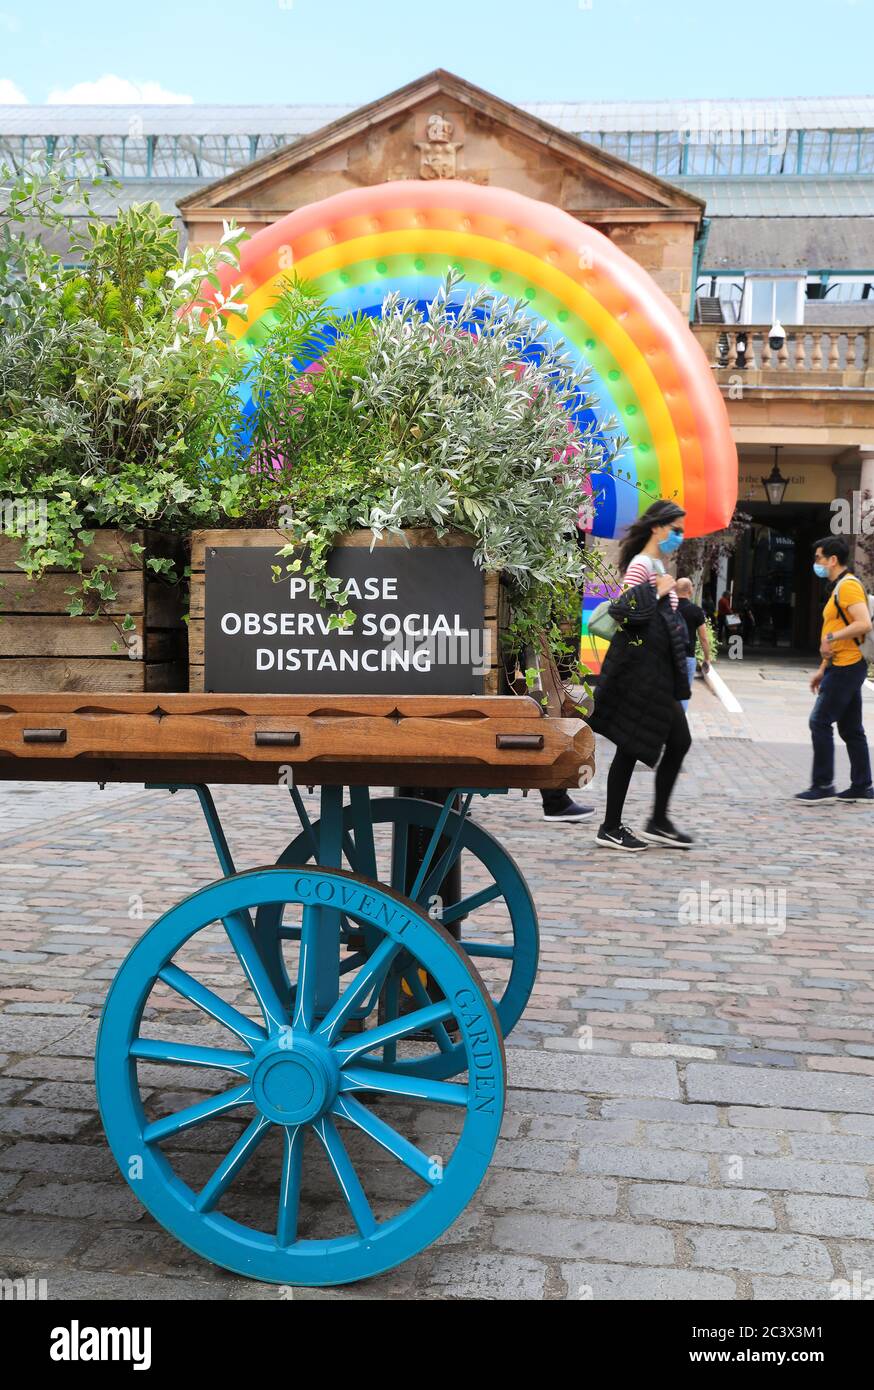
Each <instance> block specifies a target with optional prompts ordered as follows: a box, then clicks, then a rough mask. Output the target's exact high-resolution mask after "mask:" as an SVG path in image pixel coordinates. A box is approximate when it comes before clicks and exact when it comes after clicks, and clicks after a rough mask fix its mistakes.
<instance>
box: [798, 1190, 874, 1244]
mask: <svg viewBox="0 0 874 1390" xmlns="http://www.w3.org/2000/svg"><path fill="white" fill-rule="evenodd" d="M786 1215H787V1217H788V1219H789V1225H790V1226H791V1227H792V1229H793V1231H803V1232H805V1233H806V1234H807V1235H812V1236H860V1237H862V1238H865V1237H874V1202H857V1201H853V1200H852V1198H848V1197H812V1196H804V1197H796V1196H789V1195H787V1197H786Z"/></svg>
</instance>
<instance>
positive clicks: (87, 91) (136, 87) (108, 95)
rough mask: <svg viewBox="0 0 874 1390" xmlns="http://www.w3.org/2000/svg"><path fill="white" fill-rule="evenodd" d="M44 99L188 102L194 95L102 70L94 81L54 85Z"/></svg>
mask: <svg viewBox="0 0 874 1390" xmlns="http://www.w3.org/2000/svg"><path fill="white" fill-rule="evenodd" d="M46 100H47V101H48V103H49V105H51V106H187V105H190V104H191V102H192V101H193V100H194V98H193V97H190V96H183V95H182V94H181V93H179V92H168V91H167V90H166V88H164V87H162V86H161V84H160V82H129V81H128V79H127V78H126V77H116V76H114V74H112V73H105V74H104V76H103V77H98V79H97V81H96V82H77V83H75V84H74V86H72V87H67V88H60V87H56V88H55V90H54V91H52V92H49V94H48V97H47V98H46Z"/></svg>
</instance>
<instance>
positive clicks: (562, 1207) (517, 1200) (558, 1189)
mask: <svg viewBox="0 0 874 1390" xmlns="http://www.w3.org/2000/svg"><path fill="white" fill-rule="evenodd" d="M617 1200H618V1187H617V1185H616V1183H615V1182H611V1181H610V1180H609V1179H602V1178H581V1177H577V1176H575V1175H573V1174H567V1173H563V1174H562V1175H561V1176H556V1175H554V1174H552V1173H513V1172H506V1171H505V1172H495V1171H492V1172H489V1173H487V1174H486V1177H485V1179H484V1181H483V1184H482V1186H481V1187H480V1189H479V1191H478V1193H477V1201H478V1202H479V1203H480V1204H481V1205H483V1206H484V1207H488V1208H490V1209H494V1210H496V1211H527V1210H532V1209H533V1210H535V1211H541V1212H548V1213H555V1214H560V1215H565V1216H613V1215H615V1213H616V1205H617Z"/></svg>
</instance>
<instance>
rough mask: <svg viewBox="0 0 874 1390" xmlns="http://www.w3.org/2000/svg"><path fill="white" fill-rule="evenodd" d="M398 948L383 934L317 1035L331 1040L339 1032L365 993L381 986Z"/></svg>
mask: <svg viewBox="0 0 874 1390" xmlns="http://www.w3.org/2000/svg"><path fill="white" fill-rule="evenodd" d="M399 950H400V947H399V946H398V944H397V942H395V941H393V940H392V938H391V937H390V936H384V937H383V939H382V941H381V942H380V944H379V945H378V946H377V948H376V950H375V951H374V953H373V955H372V956H371V957H370V958H369V960H367V961H366V963H365V964H364V965H362V967H361V969H360V970H359V972H358V974H357V975H356V976H355V979H354V980H353V981H352V983H351V985H350V986H349V988H348V989H346V990H344V991H343V993H342V994H341V995H340V998H339V999H338V1000H337V1002H336V1004H335V1005H334V1007H333V1008H332V1009H331V1010H329V1012H328V1013H327V1014H326V1015H325V1017H324V1018H323V1020H322V1022H321V1024H320V1025H319V1029H318V1032H319V1035H320V1036H321V1037H323V1038H325V1039H327V1041H328V1042H331V1041H332V1040H333V1039H334V1037H336V1035H337V1033H339V1032H340V1031H341V1030H342V1028H343V1024H344V1023H345V1022H346V1020H347V1019H348V1017H349V1015H350V1013H351V1012H352V1010H353V1009H356V1008H358V1006H359V1004H361V1003H363V1001H364V999H365V997H366V995H367V994H368V993H370V992H372V991H373V990H374V989H379V988H381V986H382V981H383V979H384V978H385V974H386V971H387V970H388V968H389V966H390V965H391V962H392V960H393V959H394V957H395V955H396V953H397V952H398V951H399Z"/></svg>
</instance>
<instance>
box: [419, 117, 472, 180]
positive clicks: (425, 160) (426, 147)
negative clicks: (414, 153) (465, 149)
mask: <svg viewBox="0 0 874 1390" xmlns="http://www.w3.org/2000/svg"><path fill="white" fill-rule="evenodd" d="M452 133H453V127H452V122H451V121H450V120H448V119H447V117H446V116H444V115H442V113H440V112H439V111H434V112H432V113H431V115H430V116H429V117H428V119H427V121H426V123H425V134H426V136H427V137H428V138H427V139H426V140H417V141H416V147H417V149H418V150H419V156H420V158H419V174H420V177H421V178H423V179H454V178H455V174H456V167H455V156H456V153H457V151H458V150H460V149H461V141H460V140H459V141H457V142H453V139H452Z"/></svg>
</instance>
